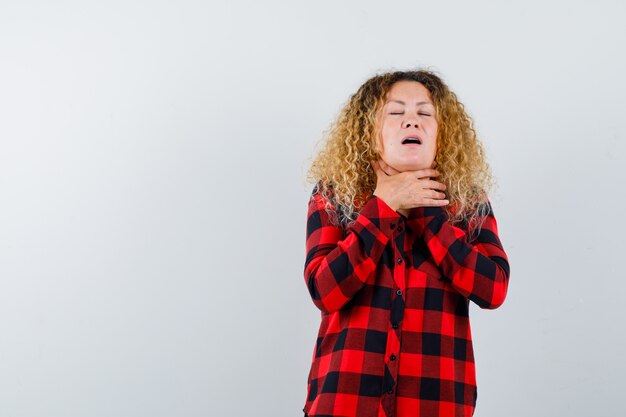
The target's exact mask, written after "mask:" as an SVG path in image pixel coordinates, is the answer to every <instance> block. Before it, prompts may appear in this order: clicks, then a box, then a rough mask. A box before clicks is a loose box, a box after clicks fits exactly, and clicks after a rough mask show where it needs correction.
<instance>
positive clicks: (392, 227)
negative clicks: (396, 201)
mask: <svg viewBox="0 0 626 417" xmlns="http://www.w3.org/2000/svg"><path fill="white" fill-rule="evenodd" d="M389 227H390V228H391V230H393V229H395V228H396V225H395V224H393V223H391V226H389ZM398 230H400V228H398Z"/></svg>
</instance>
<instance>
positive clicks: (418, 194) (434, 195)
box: [372, 159, 450, 217]
mask: <svg viewBox="0 0 626 417" xmlns="http://www.w3.org/2000/svg"><path fill="white" fill-rule="evenodd" d="M372 168H374V172H375V173H376V177H377V182H376V189H375V190H374V195H375V196H377V197H378V198H381V199H382V200H383V201H384V202H385V203H387V205H388V206H389V207H391V208H392V209H394V210H395V211H397V212H398V213H400V214H402V215H404V216H405V217H407V216H408V212H409V210H410V209H412V208H414V207H432V206H435V207H441V206H445V205H446V204H448V203H449V202H450V201H448V200H446V199H445V198H446V195H445V194H444V193H443V192H440V191H443V190H445V189H446V186H445V184H443V183H441V182H438V181H435V180H431V179H430V177H436V176H437V175H439V172H438V171H436V170H435V169H432V168H425V169H420V170H417V171H405V172H400V171H397V170H395V169H394V168H392V167H390V166H389V165H387V164H386V163H385V162H384V161H383V160H381V159H379V160H378V161H373V162H372ZM438 190H440V191H438Z"/></svg>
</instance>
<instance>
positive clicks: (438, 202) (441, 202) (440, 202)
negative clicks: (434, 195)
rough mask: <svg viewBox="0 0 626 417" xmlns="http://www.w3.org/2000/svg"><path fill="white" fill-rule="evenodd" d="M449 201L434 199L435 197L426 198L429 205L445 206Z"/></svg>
mask: <svg viewBox="0 0 626 417" xmlns="http://www.w3.org/2000/svg"><path fill="white" fill-rule="evenodd" d="M449 203H450V200H433V199H427V200H426V205H427V206H436V207H441V206H445V205H447V204H449Z"/></svg>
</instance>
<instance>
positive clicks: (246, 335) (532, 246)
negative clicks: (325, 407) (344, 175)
mask: <svg viewBox="0 0 626 417" xmlns="http://www.w3.org/2000/svg"><path fill="white" fill-rule="evenodd" d="M625 17H626V6H624V3H623V2H622V1H617V0H615V1H608V0H605V1H596V2H594V3H593V5H591V2H583V1H571V0H570V1H552V2H546V1H529V0H525V1H519V2H516V3H508V2H496V1H493V2H490V1H473V2H461V1H459V2H442V1H432V2H418V1H403V2H392V1H390V2H380V1H363V0H361V1H349V2H348V1H333V2H331V1H322V2H320V1H316V2H296V1H290V2H287V1H285V2H267V1H266V2H255V1H249V2H245V3H244V2H233V1H228V2H223V3H220V4H218V3H213V2H201V1H176V2H174V1H171V2H163V1H142V2H140V1H133V2H129V1H116V2H112V1H107V2H104V1H100V2H95V1H91V2H86V1H82V2H79V1H76V2H72V1H67V0H63V1H54V2H44V1H40V2H29V1H17V0H13V1H10V0H2V2H1V3H0V415H1V416H7V417H18V416H24V417H40V416H41V417H43V416H46V417H47V416H63V417H73V416H76V417H78V416H80V417H85V416H116V417H125V416H129V417H130V416H149V417H159V416H168V417H170V416H222V417H230V416H233V417H235V416H237V417H238V416H251V415H254V416H272V417H274V416H284V417H292V416H302V411H301V410H302V407H303V406H304V401H305V396H306V378H307V373H308V370H309V366H310V361H311V358H312V353H313V348H314V345H315V339H316V334H317V330H318V326H319V319H320V316H319V314H320V313H319V310H317V308H316V307H315V306H314V304H313V303H312V301H311V299H310V297H309V294H308V292H307V288H306V285H305V281H304V278H303V265H304V256H305V254H304V238H305V222H306V203H307V199H308V196H309V194H310V191H311V185H310V184H307V183H306V182H305V180H304V177H305V173H306V169H307V168H308V164H309V159H308V158H309V157H310V156H311V155H312V153H313V151H314V147H315V144H316V143H317V142H318V140H319V138H320V137H321V134H322V131H323V130H324V129H326V128H327V127H328V126H329V123H330V121H331V120H332V119H333V118H334V117H335V116H336V114H337V112H338V110H339V109H340V107H341V106H342V105H343V103H344V102H345V101H346V100H347V99H348V97H349V95H350V94H352V93H353V92H355V91H356V89H357V88H358V86H359V85H360V84H361V83H362V82H364V81H365V80H366V79H367V78H369V77H371V76H372V75H374V74H375V73H376V72H378V71H385V70H394V69H412V68H417V67H427V68H430V69H433V70H436V71H438V72H439V73H440V74H441V75H442V77H443V78H444V80H445V81H446V82H447V83H448V84H449V86H450V87H451V88H452V90H453V91H455V92H456V93H457V94H458V96H459V98H460V99H461V101H462V102H463V103H464V104H465V105H466V108H467V109H468V112H469V113H470V115H471V116H472V117H473V118H474V120H475V122H476V127H477V129H478V133H479V135H480V137H481V138H482V140H483V143H484V144H485V147H486V150H487V155H488V160H489V162H490V164H491V166H492V169H493V172H494V174H495V176H496V177H497V179H498V183H499V188H498V189H497V190H496V191H495V192H494V193H493V194H492V195H491V199H492V203H493V206H494V211H495V214H496V217H497V219H498V225H499V230H500V237H501V239H502V242H503V244H504V245H505V249H506V250H507V253H508V254H509V258H510V265H511V280H510V286H509V293H508V296H507V300H506V302H505V304H504V305H503V306H501V307H500V308H499V309H497V310H492V311H488V310H485V311H483V310H480V309H479V308H478V307H477V306H476V305H474V304H472V306H471V309H470V317H471V318H472V329H473V336H474V343H475V344H474V348H475V356H476V364H477V378H478V404H477V409H476V414H475V415H476V416H478V417H492V416H493V417H499V416H508V417H518V416H519V417H526V416H568V417H573V416H581V417H587V416H591V415H593V416H615V415H618V414H619V413H621V412H622V411H623V399H622V397H623V390H624V384H625V383H624V376H625V374H626V366H625V359H624V352H625V351H626V338H625V331H624V328H625V323H624V321H625V320H624V318H625V314H624V301H623V300H624V291H625V290H626V284H625V274H624V271H623V267H622V261H623V256H624V232H625V230H624V229H625V228H624V225H623V220H622V217H623V213H624V211H623V210H624V204H625V203H626V201H625V198H624V197H625V195H624V194H625V193H624V190H623V188H622V187H623V182H624V180H625V179H626V178H625V175H624V171H623V167H624V162H626V161H625V158H624V152H625V150H626V147H625V145H624V144H625V142H626V130H625V128H624V117H625V116H624V114H625V110H626V105H625V104H624V103H625V95H626V82H625V81H624V74H626V60H625V58H624V50H626V30H625V29H624V18H625Z"/></svg>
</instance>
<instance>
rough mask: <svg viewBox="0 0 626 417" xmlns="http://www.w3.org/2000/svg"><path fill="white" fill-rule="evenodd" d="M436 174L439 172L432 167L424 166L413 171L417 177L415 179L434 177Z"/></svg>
mask: <svg viewBox="0 0 626 417" xmlns="http://www.w3.org/2000/svg"><path fill="white" fill-rule="evenodd" d="M438 175H440V172H439V171H437V170H436V169H433V168H426V169H420V170H417V171H415V176H416V177H417V179H421V178H428V177H436V176H438Z"/></svg>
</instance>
